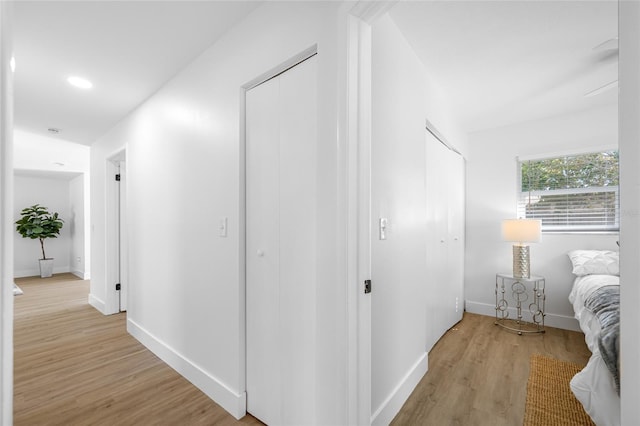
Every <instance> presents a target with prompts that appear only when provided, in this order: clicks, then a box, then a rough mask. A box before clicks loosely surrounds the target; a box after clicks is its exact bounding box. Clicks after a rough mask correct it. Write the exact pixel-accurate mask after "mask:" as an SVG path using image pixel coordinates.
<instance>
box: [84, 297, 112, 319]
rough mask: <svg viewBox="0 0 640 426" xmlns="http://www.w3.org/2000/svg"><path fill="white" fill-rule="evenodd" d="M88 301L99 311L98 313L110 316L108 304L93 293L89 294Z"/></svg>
mask: <svg viewBox="0 0 640 426" xmlns="http://www.w3.org/2000/svg"><path fill="white" fill-rule="evenodd" d="M87 301H88V302H89V304H90V305H91V306H93V307H94V308H96V309H97V310H98V312H100V313H101V314H103V315H109V313H108V312H107V307H106V304H105V303H104V301H103V300H102V299H100V298H98V297H96V296H95V295H94V294H92V293H89V298H88V300H87Z"/></svg>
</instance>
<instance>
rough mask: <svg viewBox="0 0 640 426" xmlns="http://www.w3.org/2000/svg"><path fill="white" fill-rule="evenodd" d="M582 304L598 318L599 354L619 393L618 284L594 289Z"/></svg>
mask: <svg viewBox="0 0 640 426" xmlns="http://www.w3.org/2000/svg"><path fill="white" fill-rule="evenodd" d="M584 306H585V308H587V309H588V310H590V311H591V312H593V314H594V315H595V316H596V317H597V318H598V321H599V322H600V327H601V331H600V336H599V337H598V347H599V348H600V355H602V360H603V361H604V363H605V364H606V366H607V368H608V369H609V371H611V374H612V375H613V378H614V380H615V382H616V390H617V391H618V395H619V394H620V368H619V361H618V354H619V352H620V286H618V285H606V286H603V287H600V288H599V289H597V290H595V291H594V292H593V293H591V294H590V295H589V297H587V300H585V301H584Z"/></svg>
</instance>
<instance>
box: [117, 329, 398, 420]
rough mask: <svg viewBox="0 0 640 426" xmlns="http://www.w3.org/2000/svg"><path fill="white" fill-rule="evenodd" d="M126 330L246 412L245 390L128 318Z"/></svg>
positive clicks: (215, 396)
mask: <svg viewBox="0 0 640 426" xmlns="http://www.w3.org/2000/svg"><path fill="white" fill-rule="evenodd" d="M127 331H128V332H129V333H130V334H131V335H132V336H133V337H135V338H136V339H137V340H138V341H139V342H140V343H142V344H143V345H144V346H146V347H147V348H148V349H149V350H150V351H151V352H153V353H154V354H155V355H157V356H158V357H159V358H160V359H161V360H163V361H164V362H166V363H167V364H168V365H169V366H170V367H171V368H173V369H174V370H176V371H177V372H178V373H180V374H181V375H182V376H184V377H185V378H186V379H187V380H188V381H190V382H191V383H192V384H193V385H194V386H196V387H197V388H198V389H200V390H201V391H202V392H204V393H205V394H206V395H207V396H208V397H209V398H211V399H212V400H214V401H215V402H216V403H217V404H218V405H220V406H221V407H222V408H224V409H225V410H226V411H227V412H229V413H230V414H231V415H232V416H233V417H235V418H236V419H238V420H239V419H241V418H242V417H244V416H245V415H246V414H247V394H246V392H244V391H242V392H240V393H237V392H235V391H234V390H232V389H230V388H229V387H228V386H227V385H226V384H224V383H222V382H221V381H220V380H218V379H217V378H216V377H214V376H212V375H211V374H209V373H207V372H206V371H204V370H203V369H202V368H200V367H199V366H198V365H196V364H195V363H194V362H193V361H191V360H190V359H188V358H186V357H184V356H183V355H182V354H180V353H178V352H177V351H176V350H175V349H174V348H172V347H170V346H169V345H167V344H166V343H165V342H163V341H161V340H160V339H158V338H157V337H156V336H154V335H153V334H151V333H150V332H149V331H147V330H145V329H144V328H142V327H141V326H140V325H139V324H137V323H136V322H135V321H133V320H132V319H127ZM403 401H404V400H403Z"/></svg>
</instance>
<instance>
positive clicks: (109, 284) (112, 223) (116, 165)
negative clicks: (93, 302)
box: [103, 148, 125, 314]
mask: <svg viewBox="0 0 640 426" xmlns="http://www.w3.org/2000/svg"><path fill="white" fill-rule="evenodd" d="M124 152H125V150H124V148H121V149H119V150H118V151H117V152H116V153H115V154H113V155H112V156H111V157H109V158H107V159H106V160H105V187H104V189H105V209H104V215H105V216H104V224H105V227H104V230H105V233H104V235H105V265H104V266H105V269H104V285H105V289H104V290H105V293H104V294H105V301H104V302H105V311H103V312H105V313H106V314H115V313H118V312H120V295H119V292H118V290H116V284H117V283H118V282H119V274H120V247H119V242H120V238H119V234H118V230H119V229H120V225H119V219H120V192H119V189H118V184H117V183H116V181H115V174H116V173H119V171H120V159H121V158H123V157H124Z"/></svg>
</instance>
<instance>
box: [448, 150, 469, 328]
mask: <svg viewBox="0 0 640 426" xmlns="http://www.w3.org/2000/svg"><path fill="white" fill-rule="evenodd" d="M447 165H448V169H449V177H448V185H447V186H448V201H447V206H448V229H449V245H448V247H447V250H448V253H447V267H448V269H449V280H450V282H451V293H450V297H452V298H453V300H456V299H457V305H458V306H457V307H458V309H457V311H456V310H453V311H450V314H451V315H450V320H449V322H450V323H451V325H453V324H455V323H456V322H458V321H460V320H461V319H462V313H463V309H464V176H465V175H464V173H465V172H464V158H463V157H462V156H461V155H460V154H458V153H456V152H454V151H449V152H448V160H447Z"/></svg>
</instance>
